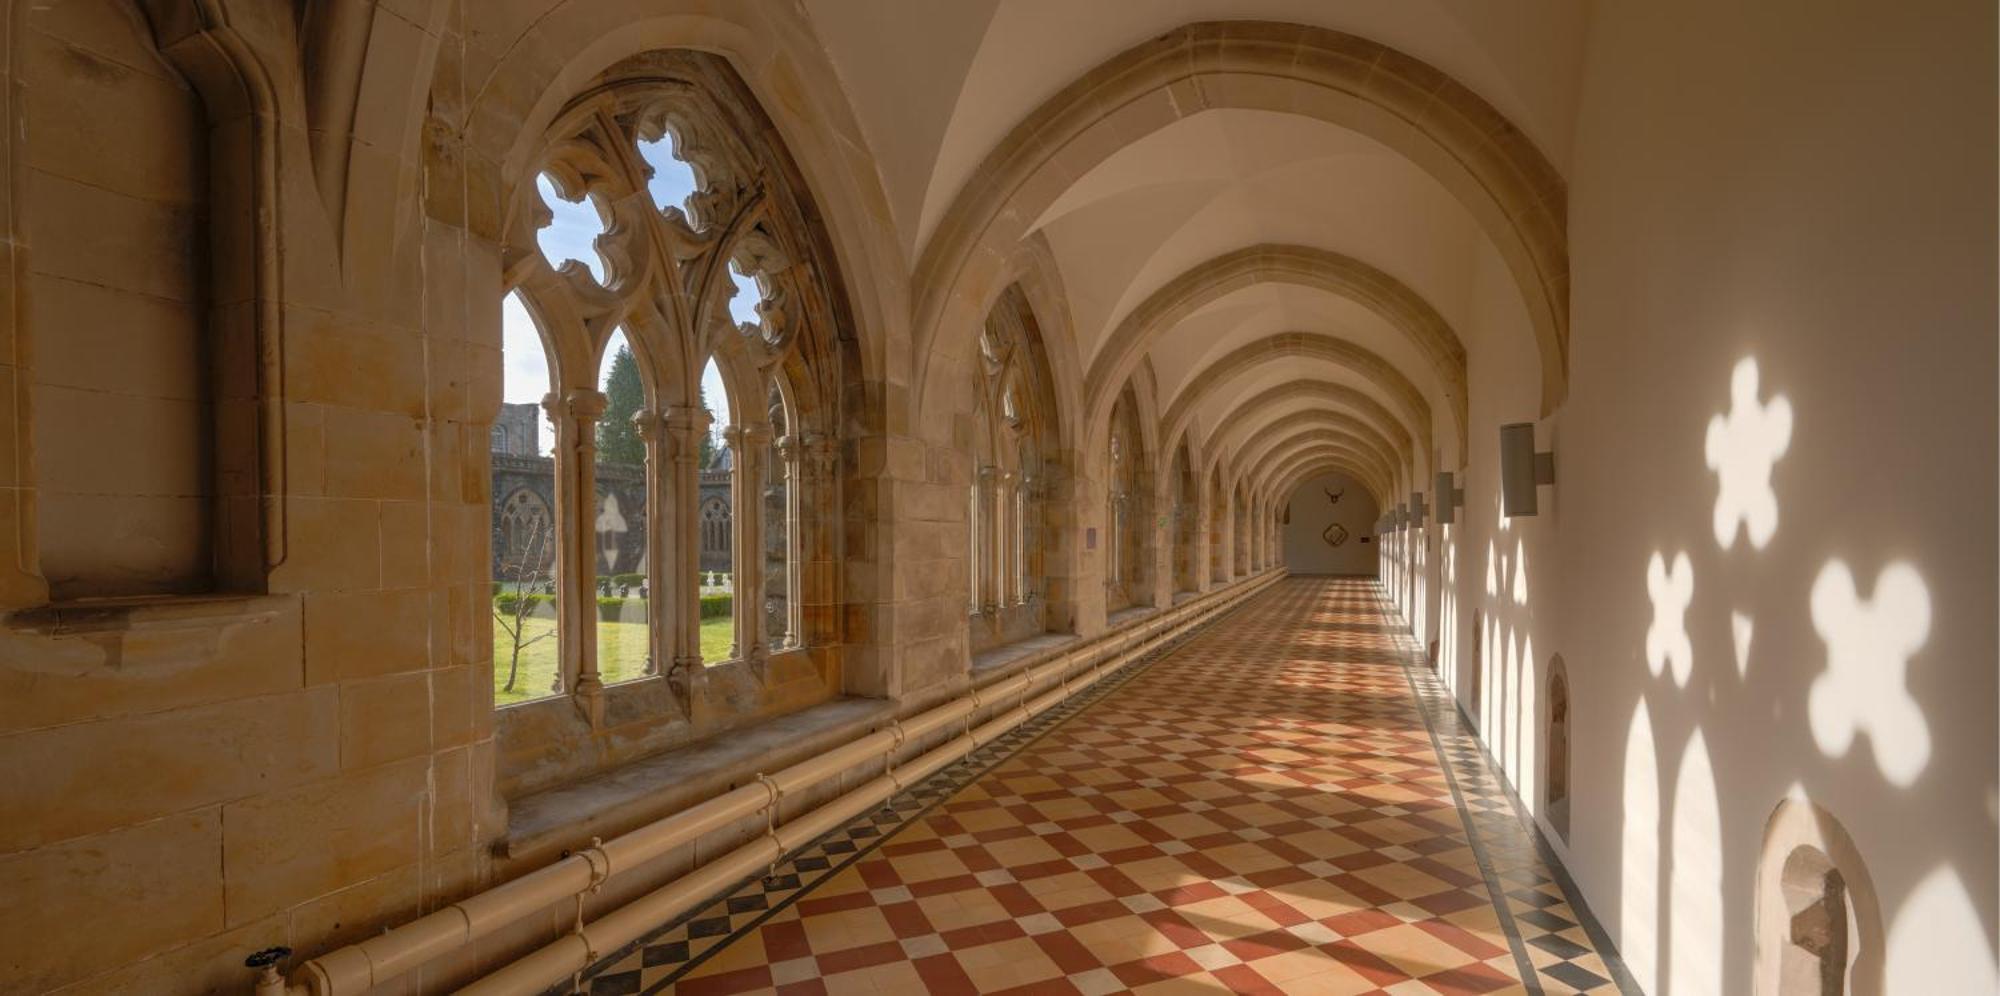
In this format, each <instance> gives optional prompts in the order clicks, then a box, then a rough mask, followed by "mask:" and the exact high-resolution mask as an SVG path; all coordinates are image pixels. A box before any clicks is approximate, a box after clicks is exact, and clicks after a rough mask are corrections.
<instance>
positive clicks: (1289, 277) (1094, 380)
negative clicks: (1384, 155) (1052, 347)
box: [1084, 244, 1467, 466]
mask: <svg viewBox="0 0 2000 996" xmlns="http://www.w3.org/2000/svg"><path fill="white" fill-rule="evenodd" d="M1263 284H1281V285H1289V286H1296V287H1308V288H1313V289H1316V290H1321V291H1325V292H1327V293H1329V294H1332V295H1335V296H1338V297H1342V298H1346V299H1348V300H1351V301H1354V302H1356V303H1358V304H1360V305H1362V306H1364V307H1366V308H1368V309H1369V310H1370V311H1373V312H1374V313H1375V314H1377V315H1379V316H1381V318H1382V319H1383V320H1384V321H1385V322H1387V323H1388V324H1389V325H1390V327H1392V328H1394V329H1396V330H1397V331H1399V332H1401V333H1402V334H1403V335H1404V336H1406V337H1407V338H1408V339H1409V340H1410V343H1411V345H1413V346H1414V347H1415V348H1416V350H1417V352H1418V353H1419V354H1420V355H1421V356H1423V357H1424V359H1425V361H1426V363H1428V365H1429V368H1430V373H1431V375H1432V376H1433V377H1435V378H1436V380H1437V387H1438V392H1439V394H1440V395H1442V397H1443V398H1444V401H1445V406H1446V408H1447V409H1449V412H1450V415H1451V418H1452V425H1453V426H1454V427H1455V428H1456V429H1457V436H1458V450H1459V454H1458V461H1459V464H1460V465H1461V466H1462V465H1463V464H1464V463H1465V454H1466V431H1467V429H1466V421H1467V413H1466V384H1465V377H1466V374H1465V346H1464V344H1463V343H1461V342H1460V341H1459V338H1458V333H1456V332H1454V331H1453V330H1452V328H1451V325H1450V323H1448V322H1446V321H1445V319H1444V316H1443V315H1441V314H1439V313H1438V311H1437V309H1436V308H1433V307H1431V305H1430V303H1429V302H1428V301H1425V300H1424V299H1423V297H1422V296H1421V295H1419V294H1417V292H1416V291H1414V290H1412V289H1410V287H1409V286H1408V285H1407V284H1404V283H1403V282H1402V281H1400V280H1397V279H1396V278H1395V277H1393V276H1390V275H1389V274H1387V273H1384V272H1383V271H1381V270H1379V269H1377V268H1375V267H1373V266H1371V265H1369V264H1367V263H1364V262H1362V261H1361V260H1358V259H1355V258H1354V257H1352V256H1347V255H1344V254H1342V253H1337V252H1332V251H1330V250H1326V249H1315V248H1312V247H1310V246H1296V245H1278V244H1263V245H1255V246H1250V247H1248V248H1245V249H1238V250H1236V251H1235V252H1230V253H1226V254H1224V255H1221V256H1218V257H1216V258H1214V259H1211V260H1208V261H1207V262H1204V263H1202V264H1200V265H1198V266H1196V267H1194V268H1192V269H1190V270H1188V271H1187V272H1186V273H1183V274H1181V275H1180V276H1178V277H1175V278H1174V279H1173V280H1171V281H1168V282H1167V284H1166V286H1164V287H1161V288H1160V289H1159V290H1157V291H1154V292H1153V294H1152V295H1151V296H1149V297H1147V298H1146V300H1144V301H1142V302H1140V303H1139V306H1138V307H1136V308H1134V309H1132V311H1131V312H1129V313H1128V314H1126V316H1125V317H1124V319H1122V320H1121V321H1120V322H1119V323H1118V326H1117V327H1116V328H1114V329H1113V330H1112V331H1111V333H1110V334H1109V336H1108V337H1107V338H1106V339H1105V341H1104V344H1103V345H1102V346H1100V347H1099V348H1098V350H1097V356H1096V357H1095V358H1094V359H1092V360H1091V362H1090V372H1089V374H1088V375H1087V376H1085V377H1084V383H1086V384H1093V385H1097V388H1096V390H1095V392H1094V393H1093V394H1092V396H1091V398H1090V404H1089V408H1088V409H1087V411H1088V413H1089V417H1090V419H1091V424H1093V425H1095V424H1096V423H1097V421H1098V420H1099V419H1100V418H1102V417H1105V416H1106V413H1108V412H1109V410H1110V407H1109V405H1110V402H1109V395H1108V394H1107V391H1108V385H1111V384H1116V383H1119V382H1120V381H1122V380H1123V379H1124V378H1125V376H1127V375H1128V371H1130V370H1132V369H1134V368H1136V367H1138V366H1139V365H1140V364H1141V362H1142V361H1143V359H1144V357H1145V354H1146V350H1147V348H1148V347H1150V346H1151V345H1152V344H1153V342H1154V341H1156V340H1157V339H1158V338H1159V337H1160V336H1161V335H1163V334H1165V333H1166V332H1167V331H1169V330H1171V329H1172V328H1173V327H1174V326H1176V325H1178V324H1179V323H1180V322H1181V321H1182V320H1183V319H1185V318H1187V317H1188V316H1189V315H1192V314H1194V313H1195V312H1197V311H1199V310H1201V309H1202V308H1203V307H1205V306H1207V305H1209V304H1211V303H1213V302H1215V301H1217V300H1219V299H1221V298H1223V297H1226V296H1228V295H1230V294H1233V293H1236V292H1237V291H1241V290H1244V289H1246V288H1249V287H1255V286H1258V285H1263Z"/></svg>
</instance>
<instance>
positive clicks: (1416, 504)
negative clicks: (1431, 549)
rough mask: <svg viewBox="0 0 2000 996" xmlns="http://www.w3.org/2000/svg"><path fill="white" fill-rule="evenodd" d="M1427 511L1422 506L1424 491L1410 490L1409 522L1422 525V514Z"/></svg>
mask: <svg viewBox="0 0 2000 996" xmlns="http://www.w3.org/2000/svg"><path fill="white" fill-rule="evenodd" d="M1428 511H1430V510H1429V509H1427V508H1425V507H1424V493H1423V492H1421V491H1412V492H1410V522H1411V523H1413V524H1415V525H1418V526H1421V525H1423V524H1424V514H1425V513H1426V512H1428Z"/></svg>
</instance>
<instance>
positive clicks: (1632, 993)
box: [1374, 584, 1645, 996]
mask: <svg viewBox="0 0 2000 996" xmlns="http://www.w3.org/2000/svg"><path fill="white" fill-rule="evenodd" d="M1374 596H1375V602H1376V604H1377V606H1378V607H1379V608H1380V609H1381V611H1382V614H1383V615H1384V616H1386V617H1388V618H1390V619H1396V620H1401V619H1402V617H1403V616H1402V613H1401V612H1399V611H1397V609H1396V608H1395V606H1393V605H1391V604H1390V603H1389V600H1388V599H1387V597H1386V596H1385V595H1384V593H1383V592H1382V590H1381V588H1380V586H1379V584H1378V585H1377V587H1376V589H1375V591H1374ZM1393 635H1394V637H1395V640H1396V642H1397V644H1398V646H1400V647H1401V648H1402V649H1403V653H1402V654H1401V655H1400V657H1401V662H1402V666H1403V676H1404V678H1405V679H1406V680H1407V681H1408V682H1409V683H1410V691H1411V692H1412V693H1413V694H1414V695H1415V696H1416V698H1417V701H1418V704H1419V706H1420V707H1421V708H1420V710H1419V711H1420V712H1422V713H1423V717H1424V725H1425V727H1426V728H1428V729H1429V730H1430V733H1431V743H1432V744H1433V745H1434V746H1436V747H1437V749H1438V760H1439V762H1440V763H1441V764H1442V765H1443V766H1444V769H1445V772H1446V775H1447V776H1448V777H1450V778H1451V779H1452V792H1453V794H1454V795H1456V794H1457V793H1458V791H1459V789H1458V781H1457V779H1458V775H1457V771H1456V770H1455V769H1457V768H1459V767H1461V766H1466V767H1469V763H1468V762H1467V761H1463V760H1459V759H1457V758H1454V757H1452V756H1451V755H1450V754H1449V753H1448V752H1447V751H1446V750H1445V749H1444V746H1443V744H1442V742H1441V741H1440V739H1439V735H1438V732H1437V726H1436V722H1435V721H1434V715H1433V709H1444V708H1448V709H1450V710H1451V713H1452V718H1453V720H1454V722H1456V723H1457V724H1458V725H1459V726H1460V727H1461V728H1462V729H1463V730H1465V731H1466V734H1465V739H1466V740H1468V741H1469V742H1470V743H1471V745H1472V746H1473V748H1474V749H1475V750H1476V751H1477V755H1478V757H1479V760H1480V763H1481V765H1482V767H1483V768H1484V770H1483V771H1479V770H1472V771H1469V772H1468V773H1470V774H1475V775H1477V776H1481V777H1482V780H1484V781H1486V782H1489V783H1490V784H1491V785H1492V786H1493V787H1494V788H1495V789H1496V790H1497V791H1496V793H1495V794H1497V795H1499V796H1500V797H1502V798H1503V799H1505V800H1506V802H1507V803H1508V805H1509V806H1510V807H1511V808H1512V813H1511V814H1509V815H1511V816H1513V817H1514V819H1515V820H1517V821H1518V822H1519V824H1520V828H1521V831H1522V833H1523V834H1524V835H1525V836H1526V837H1527V839H1528V841H1529V842H1530V843H1532V844H1533V846H1534V848H1535V855H1536V857H1537V858H1538V859H1539V860H1540V862H1541V864H1542V865H1543V867H1544V868H1545V869H1546V870H1547V871H1548V876H1549V878H1550V879H1551V880H1552V881H1554V882H1555V884H1556V887H1557V888H1559V889H1560V890H1562V894H1563V901H1564V902H1565V903H1566V904H1568V906H1569V909H1570V912H1571V914H1572V915H1574V916H1575V917H1576V920H1577V923H1576V925H1577V926H1578V927H1581V928H1582V930H1583V932H1584V936H1586V937H1588V938H1589V939H1590V943H1591V946H1592V947H1593V948H1595V949H1596V953H1597V956H1598V958H1600V959H1601V960H1602V961H1603V962H1604V967H1605V969H1606V970H1608V971H1609V972H1610V973H1611V978H1610V979H1607V980H1604V981H1605V982H1608V983H1610V984H1613V985H1616V986H1617V987H1618V991H1619V992H1620V993H1624V994H1628V996H1645V993H1644V991H1643V990H1641V989H1640V988H1639V985H1638V983H1637V982H1636V981H1634V980H1633V978H1632V973H1631V971H1630V970H1629V969H1627V968H1626V967H1625V959H1624V958H1623V957H1622V956H1620V955H1619V953H1618V948H1617V946H1616V945H1614V944H1613V943H1612V942H1611V936H1610V935H1609V934H1607V933H1605V931H1604V926H1603V925H1602V924H1600V923H1598V921H1597V916H1596V915H1595V914H1594V913H1592V912H1591V910H1590V906H1589V905H1588V904H1587V903H1585V902H1584V899H1583V893H1582V891H1581V890H1579V889H1578V888H1577V886H1576V882H1575V880H1574V879H1572V878H1570V875H1569V869H1568V868H1566V867H1564V866H1563V863H1562V861H1561V859H1560V858H1558V857H1557V856H1556V853H1555V849H1554V848H1553V847H1551V846H1550V845H1549V842H1548V839H1547V838H1546V837H1545V836H1544V835H1543V834H1542V828H1541V825H1540V824H1538V823H1536V822H1535V819H1534V817H1533V815H1532V814H1530V813H1529V812H1528V807H1527V805H1526V804H1525V803H1523V802H1522V801H1521V797H1520V795H1518V794H1517V793H1516V792H1515V791H1514V786H1513V785H1512V784H1511V783H1509V782H1508V781H1507V779H1506V777H1505V776H1503V775H1502V774H1501V771H1502V769H1501V767H1500V764H1499V761H1498V760H1497V759H1496V758H1494V756H1493V753H1492V751H1490V750H1488V749H1487V746H1486V742H1485V741H1484V740H1483V739H1481V738H1480V737H1478V736H1477V735H1475V734H1474V733H1473V731H1476V730H1478V729H1479V724H1478V723H1476V722H1474V721H1473V718H1472V717H1471V716H1470V715H1469V714H1467V713H1466V712H1465V710H1464V709H1463V708H1462V707H1461V706H1460V705H1459V703H1458V700H1457V697H1456V696H1453V695H1452V694H1451V693H1450V691H1449V690H1448V689H1446V688H1445V687H1444V684H1443V682H1442V681H1440V680H1439V679H1438V676H1437V675H1436V674H1435V673H1434V672H1432V671H1431V669H1430V666H1429V662H1428V661H1426V660H1425V659H1424V655H1423V651H1422V650H1420V649H1418V647H1417V641H1416V637H1414V636H1412V635H1410V633H1409V632H1408V631H1407V629H1402V628H1399V629H1397V631H1396V632H1395V633H1394V634H1393ZM1426 686H1428V687H1426ZM1438 700H1442V701H1443V704H1442V705H1440V704H1439V701H1438ZM1435 718H1442V717H1435ZM1480 808H1481V810H1482V811H1485V812H1486V813H1488V814H1489V815H1497V807H1493V806H1482V807H1480ZM1460 809H1461V810H1462V811H1463V812H1464V815H1465V826H1466V839H1467V841H1468V842H1471V841H1472V840H1473V839H1474V836H1475V834H1474V827H1473V823H1474V820H1473V811H1472V810H1471V809H1470V808H1467V807H1466V806H1465V805H1464V803H1463V802H1461V805H1460ZM1473 855H1474V857H1475V858H1476V859H1477V860H1478V862H1479V868H1480V872H1481V873H1482V874H1483V875H1484V876H1485V877H1486V883H1487V889H1488V890H1489V891H1491V892H1492V893H1493V901H1494V902H1493V905H1494V908H1495V909H1496V910H1498V911H1499V914H1500V924H1501V927H1502V929H1504V930H1505V932H1506V934H1507V939H1508V941H1509V942H1510V943H1511V944H1512V945H1513V948H1514V955H1515V960H1516V961H1517V962H1518V963H1519V964H1520V965H1521V966H1523V968H1522V972H1523V985H1526V986H1528V987H1529V990H1530V991H1531V992H1541V991H1542V988H1541V976H1542V975H1545V974H1546V975H1551V976H1554V977H1555V978H1557V979H1558V980H1560V981H1563V982H1564V983H1566V984H1569V985H1576V986H1578V988H1582V986H1580V985H1578V983H1577V982H1575V981H1573V980H1571V979H1563V978H1562V976H1561V975H1558V974H1557V972H1556V969H1558V968H1567V969H1570V970H1573V971H1574V972H1582V973H1585V974H1587V975H1589V976H1591V977H1593V978H1595V977H1597V975H1596V973H1595V972H1591V971H1590V970H1589V969H1585V968H1583V967H1582V966H1579V965H1575V964H1573V963H1571V962H1570V961H1568V958H1570V957H1573V956H1568V955H1561V954H1557V952H1554V951H1550V952H1549V953H1550V954H1556V956H1557V957H1560V958H1563V959H1564V961H1563V963H1562V964H1561V965H1551V966H1549V967H1548V968H1546V969H1539V970H1538V969H1536V968H1535V966H1534V964H1533V961H1532V959H1530V958H1529V956H1528V954H1527V950H1526V948H1525V947H1524V946H1523V942H1522V939H1521V934H1520V930H1519V928H1518V927H1516V926H1515V924H1514V920H1515V917H1514V916H1513V914H1512V911H1511V910H1510V909H1509V905H1510V904H1509V902H1508V900H1512V901H1513V902H1517V903H1528V904H1531V905H1533V906H1536V907H1540V908H1538V909H1535V910H1532V911H1530V912H1529V913H1524V914H1522V915H1521V919H1524V920H1525V919H1528V917H1529V916H1531V915H1535V916H1539V917H1549V918H1556V917H1555V914H1552V913H1550V912H1548V910H1547V909H1546V907H1547V906H1548V905H1549V904H1550V902H1552V901H1553V900H1552V899H1551V900H1549V901H1546V902H1545V901H1543V900H1544V899H1547V898H1548V897H1546V895H1545V894H1543V893H1539V892H1535V890H1533V889H1528V890H1526V891H1528V892H1530V893H1533V894H1534V895H1536V896H1537V897H1538V898H1536V899H1533V900H1530V899H1526V898H1524V897H1522V896H1520V895H1518V893H1519V892H1521V891H1523V890H1521V889H1511V890H1505V891H1504V896H1503V890H1500V889H1499V888H1498V887H1497V886H1498V882H1499V876H1498V875H1497V874H1496V873H1495V872H1494V871H1493V869H1492V865H1491V864H1490V862H1489V861H1488V859H1487V856H1486V853H1485V849H1484V848H1483V847H1482V846H1480V845H1478V844H1474V845H1473ZM1530 923H1531V924H1534V925H1535V926H1537V927H1539V928H1541V929H1542V930H1543V931H1544V932H1545V936H1550V937H1554V936H1555V933H1554V931H1555V930H1557V929H1562V928H1553V929H1552V928H1549V927H1547V926H1546V925H1544V924H1539V923H1534V921H1530ZM1538 939H1539V938H1538ZM1556 939H1557V940H1562V941H1564V943H1567V944H1572V945H1574V944H1575V942H1573V941H1568V940H1567V939H1564V938H1560V937H1557V938H1556ZM1537 947H1541V945H1537ZM1543 950H1545V951H1546V950H1549V949H1548V948H1546V947H1544V948H1543ZM1564 974H1570V973H1564Z"/></svg>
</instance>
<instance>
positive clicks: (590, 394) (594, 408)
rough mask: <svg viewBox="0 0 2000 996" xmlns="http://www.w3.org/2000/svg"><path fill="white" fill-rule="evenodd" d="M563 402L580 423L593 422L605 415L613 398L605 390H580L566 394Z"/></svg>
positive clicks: (572, 416) (570, 414) (571, 415)
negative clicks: (605, 394) (606, 395)
mask: <svg viewBox="0 0 2000 996" xmlns="http://www.w3.org/2000/svg"><path fill="white" fill-rule="evenodd" d="M563 403H564V408H565V410H566V411H567V412H568V413H569V416H570V417H571V418H573V419H576V420H577V421H578V422H579V423H593V422H596V421H597V420H598V419H600V418H602V417H603V416H604V409H605V408H606V407H607V406H608V405H610V403H611V399H609V398H606V397H605V396H604V392H603V391H593V390H579V391H571V392H569V393H568V394H567V395H564V396H563ZM544 404H546V402H544Z"/></svg>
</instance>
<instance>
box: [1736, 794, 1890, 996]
mask: <svg viewBox="0 0 2000 996" xmlns="http://www.w3.org/2000/svg"><path fill="white" fill-rule="evenodd" d="M1756 930H1757V946H1756V964H1755V980H1756V992H1757V993H1758V996H1881V993H1882V985H1883V954H1884V947H1883V944H1884V934H1883V928H1882V910H1881V905H1880V903H1879V902H1878V900H1877V899H1876V896H1875V883H1874V880H1873V879H1872V878H1870V877H1869V874H1868V868H1867V866H1866V865H1865V864H1863V863H1862V860H1861V854H1860V852H1859V851H1858V850H1856V848H1855V846H1854V841H1853V839H1852V838H1850V837H1849V836H1848V835H1847V830H1846V828H1845V827H1843V826H1841V824H1840V821H1839V820H1837V819H1835V818H1834V817H1833V815H1832V814H1831V813H1828V812H1827V811H1826V810H1824V809H1821V808H1820V807H1819V806H1817V805H1815V804H1813V803H1812V802H1811V801H1809V800H1808V799H1806V798H1804V797H1803V796H1801V795H1799V794H1796V793H1795V794H1794V795H1792V796H1790V797H1788V798H1785V799H1783V800H1781V801H1780V802H1779V803H1778V805H1777V807H1776V808H1775V809H1773V810H1772V811H1771V818H1770V819H1769V820H1768V821H1766V822H1765V824H1764V843H1763V847H1762V848H1761V849H1760V851H1759V853H1758V858H1757V881H1756Z"/></svg>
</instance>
